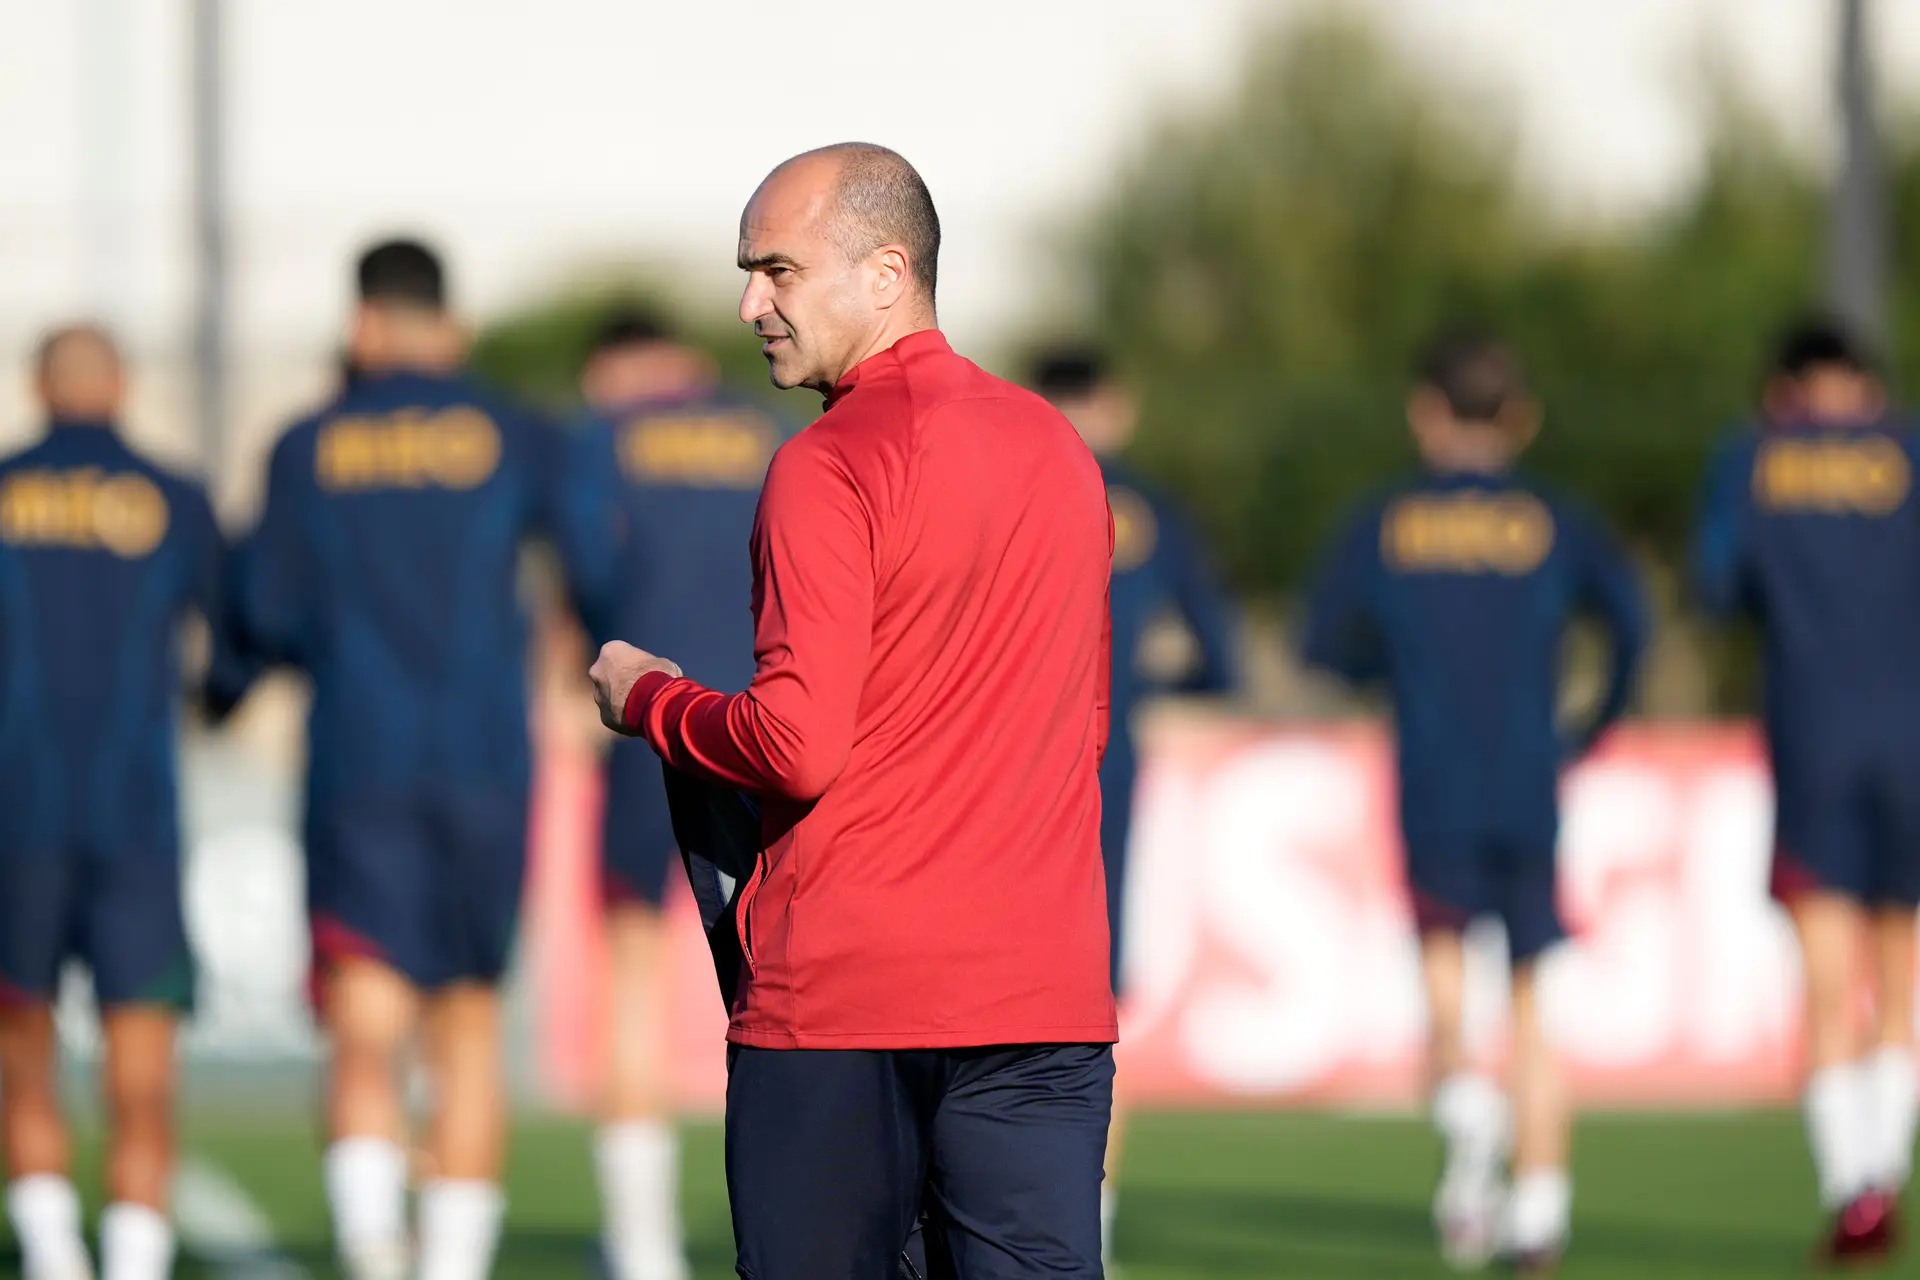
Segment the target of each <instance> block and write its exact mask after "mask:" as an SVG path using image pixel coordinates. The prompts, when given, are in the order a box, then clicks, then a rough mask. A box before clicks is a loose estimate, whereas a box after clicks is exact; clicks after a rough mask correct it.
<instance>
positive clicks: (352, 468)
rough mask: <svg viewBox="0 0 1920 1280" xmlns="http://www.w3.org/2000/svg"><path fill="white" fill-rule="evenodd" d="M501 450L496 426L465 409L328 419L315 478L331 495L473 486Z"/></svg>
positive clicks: (493, 466) (484, 476)
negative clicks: (376, 490) (379, 490)
mask: <svg viewBox="0 0 1920 1280" xmlns="http://www.w3.org/2000/svg"><path fill="white" fill-rule="evenodd" d="M500 453H501V441H500V428H499V427H498V426H496V425H495V424H494V421H493V419H492V418H489V417H488V416H487V415H486V414H484V413H482V412H481V411H480V410H478V409H476V408H474V407H472V406H471V405H455V406H453V407H452V408H448V409H441V410H438V411H435V412H432V413H427V412H422V411H420V410H417V409H408V410H402V411H401V412H399V413H394V414H382V415H367V416H349V417H344V418H334V419H332V420H331V421H329V422H328V423H326V425H324V426H322V427H321V428H320V438H319V441H318V443H317V446H316V448H315V451H314V460H313V466H314V478H315V480H317V481H318V482H319V485H320V487H321V488H322V489H324V490H326V491H328V492H329V493H351V492H362V491H366V490H373V489H429V488H438V489H476V488H478V487H479V486H481V485H483V484H485V483H486V482H487V481H488V480H489V479H491V478H492V476H493V473H494V471H495V470H496V469H498V467H499V466H500Z"/></svg>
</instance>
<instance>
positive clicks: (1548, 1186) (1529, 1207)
mask: <svg viewBox="0 0 1920 1280" xmlns="http://www.w3.org/2000/svg"><path fill="white" fill-rule="evenodd" d="M1572 1223H1573V1182H1572V1180H1571V1179H1569V1178H1568V1177H1567V1172H1566V1170H1564V1169H1533V1170H1530V1171H1528V1172H1526V1173H1523V1174H1521V1175H1520V1176H1519V1177H1518V1178H1515V1179H1514V1180H1513V1193H1512V1194H1511V1195H1509V1196H1508V1197H1507V1210H1506V1221H1505V1222H1504V1223H1502V1224H1501V1238H1502V1240H1503V1241H1504V1243H1505V1245H1506V1247H1507V1248H1508V1249H1510V1250H1512V1251H1513V1252H1515V1253H1535V1252H1538V1251H1540V1250H1543V1249H1558V1248H1561V1247H1562V1246H1564V1245H1565V1244H1566V1241H1567V1235H1568V1232H1569V1230H1570V1228H1571V1226H1572Z"/></svg>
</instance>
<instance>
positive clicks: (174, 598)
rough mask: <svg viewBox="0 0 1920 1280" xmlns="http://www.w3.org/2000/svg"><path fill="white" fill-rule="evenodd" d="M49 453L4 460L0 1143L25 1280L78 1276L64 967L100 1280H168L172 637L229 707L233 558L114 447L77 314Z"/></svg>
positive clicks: (40, 381) (175, 939)
mask: <svg viewBox="0 0 1920 1280" xmlns="http://www.w3.org/2000/svg"><path fill="white" fill-rule="evenodd" d="M34 385H35V388H36V390H37V392H38V396H39V401H40V405H41V408H42V410H43V412H44V415H45V418H44V420H45V423H46V435H45V438H44V439H43V440H41V441H40V442H39V443H38V444H35V445H33V446H32V447H30V448H28V449H26V450H25V451H23V452H20V453H16V454H13V455H12V456H10V457H8V458H6V459H5V460H4V461H0V583H4V584H5V588H4V591H0V726H4V728H0V1134H3V1136H0V1141H4V1146H5V1155H6V1167H7V1177H8V1179H9V1181H8V1184H7V1215H8V1217H9V1219H10V1220H11V1222H12V1225H13V1230H14V1234H15V1235H16V1236H17V1237H18V1239H19V1241H20V1249H21V1255H22V1261H23V1264H24V1267H25V1271H26V1275H27V1276H28V1277H29V1280H84V1278H85V1277H87V1276H89V1275H91V1269H90V1266H89V1262H88V1255H87V1250H86V1246H85V1244H84V1243H83V1241H82V1238H81V1219H80V1201H79V1198H78V1196H77V1195H76V1193H75V1190H74V1187H73V1184H72V1183H71V1182H70V1181H69V1180H68V1179H69V1176H70V1173H71V1170H72V1152H71V1145H72V1144H71V1142H70V1138H69V1132H68V1128H67V1125H66V1122H65V1120H64V1118H63V1116H62V1112H61V1103H60V1076H59V1068H58V1061H57V1058H58V1054H57V1052H56V1050H57V1045H56V1041H55V1035H54V1017H53V1004H54V1000H55V997H56V995H57V994H58V988H59V983H60V977H61V971H62V969H63V967H64V965H65V964H66V962H67V961H69V960H74V961H78V962H80V963H81V964H83V965H85V967H86V969H87V972H88V973H89V974H90V976H91V977H92V979H93V995H94V999H95V1001H96V1002H97V1004H98V1006H99V1008H100V1011H101V1022H102V1025H103V1028H104V1032H105V1042H106V1058H105V1069H104V1073H103V1076H102V1085H103V1088H104V1093H105V1096H106V1104H107V1120H108V1132H109V1137H108V1151H107V1157H106V1162H105V1163H106V1193H107V1198H108V1200H109V1202H110V1203H109V1204H108V1207H107V1209H106V1212H105V1213H104V1214H103V1215H102V1217H101V1220H100V1257H101V1265H102V1270H103V1274H104V1275H105V1277H106V1280H162V1277H165V1276H168V1275H170V1274H172V1268H173V1252H174V1241H173V1229H172V1226H171V1224H170V1222H169V1220H168V1217H167V1213H168V1193H169V1182H170V1180H171V1178H172V1174H173V1165H174V1145H175V1140H174V1123H173V1105H174V1080H175V1077H174V1060H173V1055H174V1030H175V1026H176V1024H177V1022H178V1020H179V1018H180V1016H181V1015H182V1014H184V1013H186V1012H187V1011H188V1010H189V1009H191V1008H192V1005H193V968H194V966H193V957H192V955H191V953H190V950H189V947H188V944H187V936H186V929H185V922H184V920H183V917H182V913H181V884H180V882H181V868H180V833H179V827H180V821H179V815H178V813H177V812H176V811H175V804H174V793H175V766H174V756H175V735H176V723H175V720H176V704H177V703H178V701H179V694H180V689H181V674H182V652H181V646H180V639H181V634H182V626H183V624H184V623H185V622H186V621H187V620H188V618H189V616H192V615H197V616H198V617H199V618H200V619H202V620H203V621H204V623H205V624H206V626H207V629H208V632H209V634H210V636H211V644H210V645H209V654H208V657H207V659H206V665H205V668H204V670H203V672H202V673H201V674H200V675H199V676H197V677H196V678H195V680H194V689H195V691H196V693H197V694H198V695H199V697H200V700H201V702H202V705H203V706H204V707H205V709H206V710H207V711H208V712H209V713H210V714H211V715H213V716H215V717H219V716H224V715H225V714H226V713H227V712H228V711H229V710H231V709H232V707H233V705H234V703H235V702H237V701H238V700H239V698H240V696H241V694H242V693H243V692H244V691H245V688H246V685H247V680H248V675H249V672H248V670H247V668H246V667H245V665H244V664H243V663H242V662H241V661H240V660H239V658H238V657H237V656H236V654H235V651H234V649H233V646H232V645H231V643H230V634H229V630H228V625H227V624H228V612H227V605H226V600H225V596H226V591H227V575H228V556H227V549H226V546H225V543H224V542H223V541H222V539H221V536H220V531H219V529H218V527H217V526H216V525H215V524H214V519H213V510H212V508H211V507H210V506H209V505H208V503H207V499H206V495H205V494H204V493H203V492H202V490H201V488H200V486H199V485H198V484H196V483H193V482H190V481H186V480H182V479H180V478H178V477H176V476H173V475H171V474H169V473H168V472H166V471H163V470H162V469H160V468H159V467H157V466H155V465H154V464H153V463H151V462H149V461H148V460H147V459H146V458H144V457H142V456H141V455H140V454H138V453H136V452H135V451H134V450H132V449H131V448H129V447H128V446H127V445H126V443H125V442H123V441H122V439H121V437H120V423H119V419H120V414H121V410H122V405H123V401H124V398H125V392H126V378H125V374H124V371H123V369H122V367H121V361H120V352H119V350H118V349H117V348H116V347H115V345H114V341H113V339H112V338H111V337H109V336H108V335H107V333H106V332H105V331H104V330H102V329H99V328H95V327H93V326H90V325H76V326H73V327H70V328H63V329H59V330H56V331H55V332H53V333H52V334H50V335H49V336H48V337H47V338H46V339H45V340H43V341H42V343H41V345H40V349H39V356H38V359H37V361H36V364H35V369H34Z"/></svg>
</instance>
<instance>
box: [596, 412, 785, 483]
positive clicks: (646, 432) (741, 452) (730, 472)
mask: <svg viewBox="0 0 1920 1280" xmlns="http://www.w3.org/2000/svg"><path fill="white" fill-rule="evenodd" d="M774 444H775V439H774V430H773V426H772V424H771V423H769V422H767V421H766V420H764V419H762V418H759V417H757V416H755V415H753V414H677V413H667V414H643V415H641V416H640V417H637V418H630V419H628V420H627V421H626V422H624V423H622V424H621V426H620V432H619V452H620V470H621V472H622V473H623V474H625V476H626V477H627V479H628V480H630V481H632V482H633V483H635V484H676V485H687V486H691V487H694V488H703V489H758V488H759V487H760V482H761V481H762V480H764V479H765V478H766V474H767V464H768V463H769V462H771V461H772V460H773V450H774Z"/></svg>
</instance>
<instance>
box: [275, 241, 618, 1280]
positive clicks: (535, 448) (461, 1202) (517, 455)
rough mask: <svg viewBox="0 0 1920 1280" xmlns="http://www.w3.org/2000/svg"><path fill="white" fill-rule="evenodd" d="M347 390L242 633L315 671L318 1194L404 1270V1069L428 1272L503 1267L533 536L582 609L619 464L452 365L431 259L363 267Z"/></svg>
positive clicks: (453, 327)
mask: <svg viewBox="0 0 1920 1280" xmlns="http://www.w3.org/2000/svg"><path fill="white" fill-rule="evenodd" d="M349 345H350V352H349V354H350V358H351V363H352V367H353V368H355V369H356V370H357V371H358V377H357V378H356V379H355V380H354V381H353V382H352V383H351V385H350V386H349V387H348V388H347V389H346V390H345V391H344V392H343V393H342V394H341V395H340V397H339V398H338V399H336V400H335V401H334V402H333V403H331V404H330V405H329V406H328V407H327V408H325V409H324V410H322V411H321V412H320V413H319V414H317V415H315V416H313V417H311V418H308V419H306V420H304V421H302V422H299V423H297V424H295V425H294V426H293V427H292V428H291V429H289V430H288V431H287V433H286V435H285V436H284V437H282V439H281V440H280V442H279V444H278V445H277V446H276V447H275V449H274V452H273V458H272V462H271V464H270V469H269V473H268V478H267V497H266V505H265V508H264V510H263V512H262V514H261V520H260V526H259V528H258V530H257V531H256V533H255V534H254V536H253V537H252V538H251V539H249V541H248V543H247V545H246V546H245V547H244V548H243V550H242V554H241V556H240V582H239V599H240V604H241V613H242V616H243V618H244V619H245V622H246V626H247V630H248V633H249V638H250V639H251V640H252V642H253V643H254V644H256V645H257V646H259V647H260V649H261V650H262V651H263V652H264V653H267V654H269V655H271V656H272V657H274V658H275V659H277V660H279V661H283V662H287V663H290V664H293V665H296V666H298V667H300V668H303V669H304V670H305V671H306V672H307V673H308V674H309V675H310V676H311V678H312V681H313V708H312V712H311V714H310V716H309V724H308V736H309V765H308V769H309V776H308V787H307V812H306V819H305V842H306V850H307V874H308V886H307V896H308V909H309V913H310V918H311V925H312V933H313V947H314V978H315V989H316V997H317V999H318V1007H319V1011H320V1016H321V1019H322V1022H323V1024H324V1026H325V1029H326V1031H327V1034H328V1037H329V1039H330V1040H331V1043H332V1069H331V1073H330V1077H329V1080H328V1084H327V1111H328V1124H329V1130H330V1138H331V1145H330V1146H329V1147H328V1150H327V1155H326V1187H327V1198H328V1202H329V1205H330V1207H331V1210H332V1214H333V1224H334V1235H335V1243H336V1246H337V1248H338V1250H339V1252H340V1255H341V1259H342V1261H343V1263H344V1265H345V1267H346V1269H347V1270H348V1271H349V1273H351V1274H352V1275H354V1276H356V1277H369V1278H377V1277H384V1276H398V1275H402V1274H406V1272H407V1265H408V1262H407V1249H406V1230H405V1192H406V1185H407V1175H408V1167H407V1155H406V1148H405V1146H404V1145H403V1137H404V1132H405V1116H404V1114H403V1105H402V1092H401V1086H400V1078H401V1069H402V1065H403V1061H404V1059H405V1056H406V1053H407V1051H408V1049H409V1047H410V1044H411V1041H412V1038H413V1036H414V1034H415V1032H416V1029H418V1030H419V1031H420V1033H421V1035H422V1040H423V1045H422V1049H423V1058H424V1063H425V1066H426V1068H427V1072H428V1075H429V1077H430V1079H431V1082H432V1086H433V1089H432V1098H433V1114H432V1116H431V1119H430V1121H429V1124H428V1127H427V1132H426V1135H425V1144H424V1145H425V1149H426V1153H427V1160H428V1164H429V1166H430V1167H429V1171H428V1177H427V1181H426V1182H425V1183H424V1185H423V1186H422V1188H421V1190H420V1197H419V1207H418V1218H419V1224H418V1250H419V1275H420V1276H422V1277H423V1278H424V1280H466V1278H468V1277H479V1276H484V1275H486V1274H487V1272H488V1269H489V1267H490V1265H491V1259H492V1255H493V1251H494V1248H495V1244H496V1241H497V1237H498V1233H499V1223H500V1216H501V1211H502V1203H501V1197H500V1192H499V1190H498V1187H497V1180H498V1176H499V1171H500V1162H501V1156H502V1146H503V1144H504V1098H503V1084H502V1080H501V1064H500V1045H499V1035H500V1026H499V1001H498V998H497V994H496V987H497V984H498V983H499V981H500V978H501V976H502V974H503V972H504V970H505V968H506V966H507V961H508V958H509V953H510V951H511V949H512V944H513V937H514V929H515V924H516V920H517V917H518V912H519V905H520V889H521V880H522V872H523V869H524V864H525V856H526V832H527V785H528V759H527V757H528V749H527V692H526V679H527V665H526V653H525V648H526V646H525V630H526V627H525V623H524V620H523V619H522V617H521V615H520V610H519V605H518V600H517V595H516V582H515V577H516V563H517V558H518V553H519V549H520V547H521V544H522V543H523V541H524V540H526V539H527V538H528V537H530V536H532V535H535V534H537V533H544V534H547V535H549V536H551V537H552V538H553V539H554V540H555V541H556V542H557V543H558V546H559V550H560V553H561V558H562V562H563V564H564V565H565V566H566V568H567V570H568V574H569V580H570V582H572V583H573V585H574V587H575V590H576V595H579V594H581V592H582V584H583V583H586V582H588V581H589V580H591V581H593V582H599V581H601V580H602V577H603V574H604V569H596V570H591V571H590V570H589V569H588V568H587V566H589V565H596V564H599V562H600V560H601V559H602V558H605V557H608V556H609V555H610V551H609V548H610V544H611V533H612V518H611V506H610V495H609V496H608V498H607V499H603V498H601V497H599V496H597V495H598V494H599V487H600V486H603V485H605V484H608V483H610V482H608V481H603V480H600V479H597V478H596V477H597V475H598V474H599V473H602V472H604V471H605V467H604V466H597V465H594V464H595V463H596V462H597V461H598V459H597V458H596V457H595V456H594V455H593V454H592V452H591V450H588V449H585V448H582V447H580V441H574V440H569V438H568V437H566V436H564V435H563V434H562V433H560V432H558V431H556V430H554V429H552V428H550V427H548V426H546V425H544V424H541V423H537V422H534V421H531V420H530V419H528V418H527V417H525V416H524V415H522V414H521V413H519V412H517V411H516V410H515V409H514V408H513V407H511V406H510V405H508V404H505V403H503V402H502V401H501V400H500V399H499V398H497V397H496V396H494V395H493V394H491V393H490V392H488V391H487V390H486V389H484V388H483V387H481V386H480V385H478V384H477V383H476V382H474V381H473V380H472V379H471V378H469V377H467V376H466V375H464V374H463V373H462V372H461V371H460V365H461V361H462V358H463V355H464V347H465V342H464V335H463V333H462V331H461V329H460V327H459V326H458V325H457V324H456V323H455V321H454V320H453V318H452V317H451V316H450V315H449V314H448V311H447V308H446V301H445V285H444V281H443V277H442V272H441V267H440V263H439V261H438V259H437V258H436V257H435V256H434V255H433V254H432V253H431V252H430V251H429V250H427V249H426V248H424V247H423V246H421V245H419V244H416V243H413V242H409V241H395V242H390V243H386V244H382V245H379V246H377V247H375V248H373V249H372V250H370V251H368V252H367V253H366V254H365V255H364V256H363V257H362V258H361V259H360V263H359V307H358V309H357V311H356V312H355V315H354V320H353V328H352V334H351V338H350V344H349Z"/></svg>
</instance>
